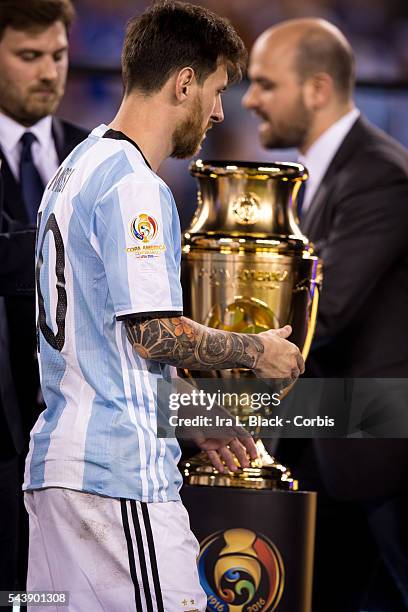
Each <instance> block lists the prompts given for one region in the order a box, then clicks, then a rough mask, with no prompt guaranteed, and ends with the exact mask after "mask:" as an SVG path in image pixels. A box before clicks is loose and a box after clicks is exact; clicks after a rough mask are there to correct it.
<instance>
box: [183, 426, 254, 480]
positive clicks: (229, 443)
mask: <svg viewBox="0 0 408 612" xmlns="http://www.w3.org/2000/svg"><path fill="white" fill-rule="evenodd" d="M236 429H237V431H238V429H239V430H240V432H241V433H239V434H238V435H237V436H236V437H234V438H232V439H231V438H230V437H226V438H206V437H205V436H204V435H203V434H202V433H201V432H200V433H197V434H196V435H195V436H194V441H195V443H196V444H197V446H198V447H199V448H201V450H204V451H206V453H207V455H208V458H209V459H210V461H211V463H212V464H213V466H214V467H215V469H216V470H218V471H219V472H221V473H222V474H223V473H224V472H225V471H226V469H227V470H229V471H231V472H236V471H237V470H238V469H239V467H242V468H246V467H249V465H250V461H251V460H252V461H253V460H255V459H257V458H258V451H257V448H256V446H255V442H254V440H253V438H252V437H251V436H250V434H249V433H248V432H247V431H245V429H243V428H241V427H239V428H236Z"/></svg>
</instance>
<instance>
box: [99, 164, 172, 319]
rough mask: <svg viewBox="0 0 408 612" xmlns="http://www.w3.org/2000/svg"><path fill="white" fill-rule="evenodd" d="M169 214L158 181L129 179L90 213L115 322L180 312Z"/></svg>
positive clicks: (170, 213)
mask: <svg viewBox="0 0 408 612" xmlns="http://www.w3.org/2000/svg"><path fill="white" fill-rule="evenodd" d="M173 214H174V210H173V208H172V203H171V201H170V199H169V195H168V194H167V193H166V191H165V190H164V189H163V188H162V187H161V186H160V184H159V182H158V181H144V182H141V181H140V180H138V179H137V177H136V176H135V175H129V176H127V177H126V178H125V179H123V180H122V181H121V182H120V183H118V184H117V185H116V186H115V187H114V188H113V189H111V190H110V191H109V192H108V193H107V194H106V195H105V197H104V198H103V199H102V200H101V201H100V202H99V204H98V205H97V207H96V209H95V224H94V227H95V234H96V239H97V241H98V244H99V250H100V255H101V257H102V260H103V264H104V268H105V272H106V278H107V283H108V288H109V291H110V294H111V298H112V301H113V304H114V309H115V314H116V317H117V318H125V317H126V316H129V315H139V314H143V315H157V316H179V315H181V314H182V311H183V299H182V291H181V283H180V270H179V262H177V261H176V253H177V252H178V251H179V245H176V244H174V240H173V231H172V227H173V219H172V215H173Z"/></svg>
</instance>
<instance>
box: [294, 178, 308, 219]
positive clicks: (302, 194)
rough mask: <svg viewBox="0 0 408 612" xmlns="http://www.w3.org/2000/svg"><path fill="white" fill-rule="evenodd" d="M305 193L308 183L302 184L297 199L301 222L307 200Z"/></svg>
mask: <svg viewBox="0 0 408 612" xmlns="http://www.w3.org/2000/svg"><path fill="white" fill-rule="evenodd" d="M305 192H306V183H302V184H301V186H300V189H299V192H298V195H297V199H296V208H297V214H298V217H299V221H300V220H301V219H302V207H303V202H304V199H305Z"/></svg>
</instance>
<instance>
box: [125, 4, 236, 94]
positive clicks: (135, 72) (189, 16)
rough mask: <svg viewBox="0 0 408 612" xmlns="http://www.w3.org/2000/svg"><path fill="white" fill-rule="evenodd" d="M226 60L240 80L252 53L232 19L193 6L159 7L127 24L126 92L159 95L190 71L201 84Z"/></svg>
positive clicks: (230, 73) (234, 75) (159, 5)
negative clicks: (176, 75) (185, 69)
mask: <svg viewBox="0 0 408 612" xmlns="http://www.w3.org/2000/svg"><path fill="white" fill-rule="evenodd" d="M223 60H224V61H225V62H226V64H227V69H228V74H229V79H230V80H232V81H234V80H239V79H240V78H241V76H242V71H243V70H244V67H245V65H246V61H247V52H246V49H245V46H244V43H243V42H242V40H241V38H240V37H239V36H238V34H237V32H236V31H235V29H234V28H233V27H232V25H231V24H230V23H229V21H228V20H227V19H224V18H223V17H220V16H218V15H216V14H215V13H213V12H212V11H210V10H208V9H206V8H203V7H201V6H196V5H193V4H189V3H182V2H177V1H170V0H165V1H161V2H157V3H156V4H154V5H153V6H152V7H150V8H149V9H148V10H146V11H145V12H144V13H143V14H142V15H141V16H139V17H136V18H134V19H132V20H131V21H130V22H129V24H128V27H127V30H126V37H125V42H124V46H123V51H122V71H123V81H124V85H125V92H126V93H129V92H130V91H131V90H132V89H134V88H136V89H140V90H141V91H143V92H144V93H146V94H150V93H153V92H156V91H159V90H160V89H161V88H162V87H163V85H164V84H165V83H166V81H167V80H168V79H169V77H170V76H171V75H172V74H173V73H174V72H176V71H177V70H181V69H182V68H183V67H185V66H190V67H191V68H193V69H194V71H195V74H196V78H197V81H198V82H199V83H200V84H201V83H202V82H203V81H204V80H205V79H206V78H207V77H208V76H209V75H210V74H211V73H212V72H214V71H215V70H216V69H217V65H218V63H219V62H220V61H223Z"/></svg>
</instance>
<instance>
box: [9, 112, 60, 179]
mask: <svg viewBox="0 0 408 612" xmlns="http://www.w3.org/2000/svg"><path fill="white" fill-rule="evenodd" d="M24 132H32V133H33V134H34V136H35V137H36V138H37V141H36V142H34V143H33V145H32V147H31V151H32V155H33V160H34V164H35V166H36V168H37V170H38V172H39V173H40V176H41V178H42V180H43V182H44V185H46V184H47V183H48V181H49V180H50V178H51V177H52V176H53V175H54V173H55V172H56V170H57V168H58V166H59V161H58V155H57V150H56V148H55V143H54V138H53V137H52V117H51V115H48V116H47V117H44V118H43V119H40V121H37V123H35V124H34V125H32V126H31V127H25V126H24V125H21V123H17V121H14V119H11V118H10V117H7V115H4V114H3V113H0V145H1V148H2V150H3V153H4V156H5V158H6V160H7V163H8V165H9V166H10V170H11V172H12V173H13V174H14V177H15V178H16V180H17V181H19V165H20V155H21V149H22V144H21V142H20V139H21V137H22V135H23V134H24Z"/></svg>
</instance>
